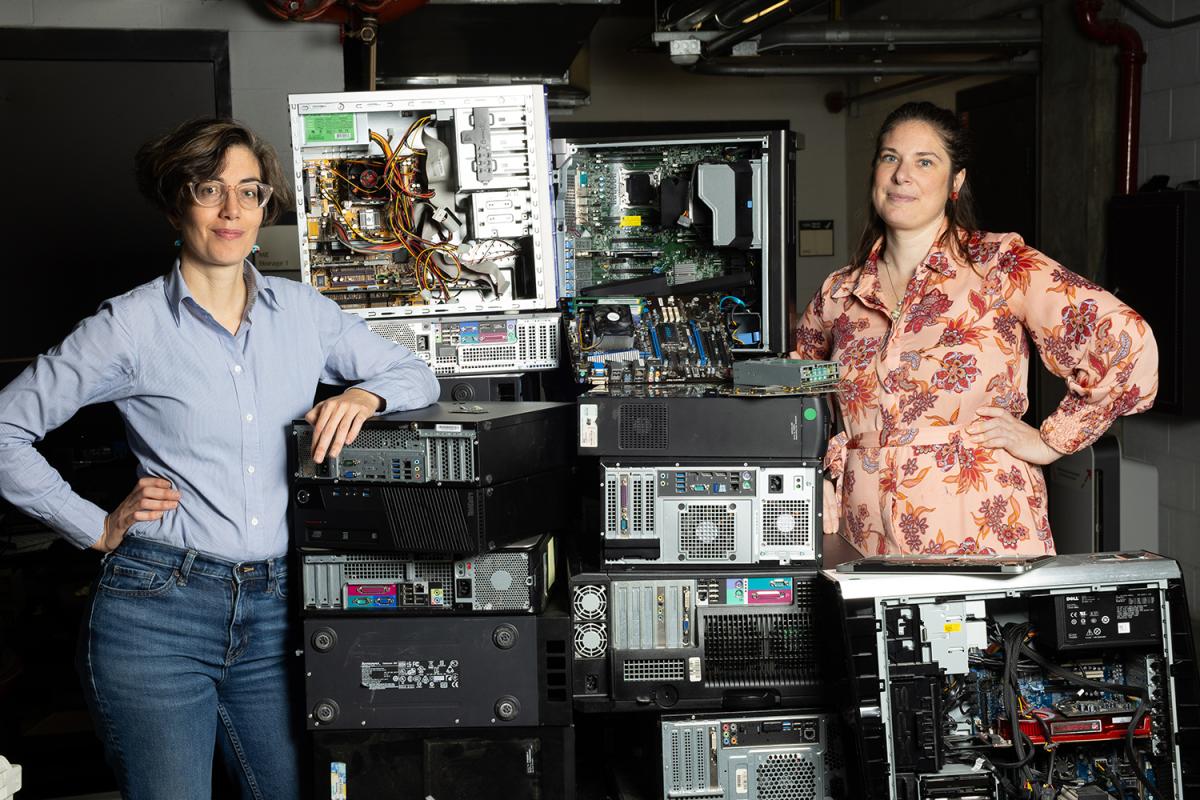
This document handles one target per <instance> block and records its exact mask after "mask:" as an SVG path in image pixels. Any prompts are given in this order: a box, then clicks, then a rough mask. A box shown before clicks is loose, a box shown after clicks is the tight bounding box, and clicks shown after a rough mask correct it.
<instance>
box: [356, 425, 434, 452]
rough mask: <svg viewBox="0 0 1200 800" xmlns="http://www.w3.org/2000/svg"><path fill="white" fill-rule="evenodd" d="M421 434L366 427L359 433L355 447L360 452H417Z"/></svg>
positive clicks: (405, 429) (401, 429)
mask: <svg viewBox="0 0 1200 800" xmlns="http://www.w3.org/2000/svg"><path fill="white" fill-rule="evenodd" d="M420 438H421V436H420V434H419V433H417V432H416V431H414V430H411V429H409V428H375V427H365V428H363V429H362V430H361V431H359V432H358V438H356V439H355V440H354V444H353V447H354V448H355V449H358V450H415V449H417V448H418V447H419V446H420V445H419V444H418V442H419V441H420Z"/></svg>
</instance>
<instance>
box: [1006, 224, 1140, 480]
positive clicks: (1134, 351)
mask: <svg viewBox="0 0 1200 800" xmlns="http://www.w3.org/2000/svg"><path fill="white" fill-rule="evenodd" d="M997 269H998V270H999V271H1000V275H1001V285H1000V291H1001V292H1003V293H1004V294H1005V295H1007V297H1008V303H1007V305H1008V308H1009V309H1011V311H1012V313H1013V314H1014V315H1015V316H1016V317H1017V318H1018V319H1019V320H1020V321H1021V322H1022V323H1023V324H1024V326H1025V329H1026V330H1027V331H1028V332H1029V335H1030V337H1031V338H1032V339H1033V341H1034V343H1035V344H1036V345H1037V348H1038V352H1039V353H1040V354H1041V357H1042V363H1044V364H1045V365H1046V368H1047V369H1048V370H1050V371H1051V372H1052V373H1054V374H1055V375H1057V376H1059V377H1060V378H1063V379H1064V380H1066V382H1067V395H1066V396H1065V397H1064V398H1063V399H1062V402H1060V403H1059V405H1058V408H1057V409H1055V411H1054V413H1052V414H1051V415H1050V416H1048V417H1047V418H1046V419H1045V421H1043V422H1042V425H1041V429H1040V436H1041V439H1042V441H1043V442H1044V443H1045V444H1046V445H1047V446H1049V447H1050V448H1053V450H1054V451H1057V452H1058V453H1074V452H1076V451H1078V450H1082V449H1083V448H1085V447H1087V446H1088V445H1090V444H1091V443H1092V442H1094V441H1095V440H1096V439H1098V438H1099V437H1100V436H1101V435H1102V434H1103V433H1104V432H1105V431H1107V430H1108V428H1109V426H1111V425H1112V423H1113V421H1114V420H1115V419H1116V418H1117V417H1120V416H1124V415H1126V414H1136V413H1138V412H1140V411H1145V410H1147V409H1148V408H1150V406H1151V405H1153V403H1154V396H1155V394H1156V393H1157V392H1158V346H1157V345H1156V344H1155V341H1154V334H1153V333H1152V332H1151V331H1150V326H1149V325H1147V324H1146V321H1145V320H1144V319H1143V318H1142V317H1141V316H1140V315H1139V314H1138V313H1137V312H1136V311H1134V310H1133V309H1132V308H1130V307H1129V306H1127V305H1125V304H1124V303H1123V302H1121V301H1120V300H1118V299H1117V298H1116V297H1115V296H1114V295H1112V294H1111V293H1109V292H1107V291H1105V290H1104V289H1102V288H1101V287H1099V286H1097V285H1095V284H1094V283H1092V282H1091V281H1089V280H1087V279H1086V278H1084V277H1082V276H1081V275H1077V274H1075V273H1074V272H1071V271H1070V270H1068V269H1066V268H1065V267H1063V266H1061V265H1060V264H1057V263H1056V262H1054V261H1053V260H1051V259H1049V258H1047V257H1046V256H1045V255H1043V254H1042V253H1039V252H1038V251H1037V250H1034V249H1033V248H1031V247H1026V246H1025V244H1024V242H1022V241H1021V239H1020V238H1019V237H1015V236H1014V237H1012V238H1011V239H1009V240H1006V241H1005V242H1004V243H1002V245H1001V253H1000V255H999V257H998V261H997ZM1026 427H1028V426H1026ZM1054 457H1057V456H1054ZM1054 457H1052V458H1050V459H1049V460H1050V461H1052V460H1053V458H1054ZM1043 463H1049V461H1046V462H1043Z"/></svg>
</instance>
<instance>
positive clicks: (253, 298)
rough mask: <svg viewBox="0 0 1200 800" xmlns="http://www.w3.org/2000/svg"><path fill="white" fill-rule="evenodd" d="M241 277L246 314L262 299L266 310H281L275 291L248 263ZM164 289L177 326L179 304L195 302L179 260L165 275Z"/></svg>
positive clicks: (244, 266)
mask: <svg viewBox="0 0 1200 800" xmlns="http://www.w3.org/2000/svg"><path fill="white" fill-rule="evenodd" d="M242 277H243V278H244V279H245V281H246V288H247V293H246V309H247V313H248V312H249V310H250V309H251V308H253V307H254V305H255V303H256V302H257V300H258V299H262V300H263V301H264V302H263V305H265V306H266V307H267V308H272V309H275V310H280V309H282V308H283V305H282V304H281V303H280V302H279V296H278V294H276V292H275V289H274V288H272V287H271V285H270V284H268V283H267V282H266V280H265V279H264V278H263V276H262V273H261V272H259V271H258V270H257V269H255V268H254V265H253V264H251V263H250V262H249V261H246V262H245V263H244V264H243V265H242ZM165 288H166V293H167V307H168V308H170V309H171V316H173V317H174V318H175V324H176V325H178V324H179V307H180V304H181V303H183V301H184V300H185V299H190V300H191V301H192V302H193V303H195V302H196V298H194V297H192V290H191V289H189V288H188V285H187V281H185V280H184V279H183V273H182V272H181V271H180V269H179V259H175V265H174V266H173V267H171V271H170V272H168V273H167V277H166V280H165Z"/></svg>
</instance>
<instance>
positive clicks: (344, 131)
mask: <svg viewBox="0 0 1200 800" xmlns="http://www.w3.org/2000/svg"><path fill="white" fill-rule="evenodd" d="M353 141H354V115H353V114H309V115H307V116H306V117H305V118H304V143H305V144H341V143H347V144H348V143H351V142H353Z"/></svg>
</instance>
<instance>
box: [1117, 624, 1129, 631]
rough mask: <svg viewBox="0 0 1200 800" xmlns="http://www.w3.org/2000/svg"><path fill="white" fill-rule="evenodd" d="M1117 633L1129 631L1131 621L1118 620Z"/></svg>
mask: <svg viewBox="0 0 1200 800" xmlns="http://www.w3.org/2000/svg"><path fill="white" fill-rule="evenodd" d="M1117 633H1129V623H1128V622H1118V623H1117Z"/></svg>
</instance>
